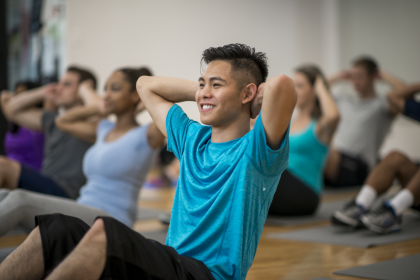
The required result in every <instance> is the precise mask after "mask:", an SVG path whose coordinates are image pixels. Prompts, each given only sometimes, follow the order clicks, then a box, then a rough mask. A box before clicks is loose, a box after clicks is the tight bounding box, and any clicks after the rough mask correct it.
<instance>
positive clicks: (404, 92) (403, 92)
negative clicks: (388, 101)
mask: <svg viewBox="0 0 420 280" xmlns="http://www.w3.org/2000/svg"><path fill="white" fill-rule="evenodd" d="M418 92H420V83H415V84H411V85H408V86H407V87H405V88H402V89H400V90H397V91H395V95H397V96H399V97H403V98H404V99H406V98H409V97H412V96H413V95H414V94H416V93H418Z"/></svg>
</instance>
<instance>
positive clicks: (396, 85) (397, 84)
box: [381, 71, 405, 90]
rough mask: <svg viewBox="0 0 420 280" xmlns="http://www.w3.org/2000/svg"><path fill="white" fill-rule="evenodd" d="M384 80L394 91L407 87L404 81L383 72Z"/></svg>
mask: <svg viewBox="0 0 420 280" xmlns="http://www.w3.org/2000/svg"><path fill="white" fill-rule="evenodd" d="M381 77H382V79H383V80H384V81H385V82H387V83H388V84H389V85H390V86H391V87H392V88H393V89H394V90H398V89H402V88H404V87H405V83H404V81H403V80H401V79H399V78H397V77H396V76H394V75H392V74H390V73H388V72H386V71H381Z"/></svg>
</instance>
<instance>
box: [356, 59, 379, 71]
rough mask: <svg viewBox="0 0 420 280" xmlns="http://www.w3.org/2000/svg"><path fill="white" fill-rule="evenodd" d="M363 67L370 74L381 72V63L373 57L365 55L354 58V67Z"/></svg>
mask: <svg viewBox="0 0 420 280" xmlns="http://www.w3.org/2000/svg"><path fill="white" fill-rule="evenodd" d="M357 66H360V67H363V68H364V69H365V70H366V72H367V73H368V74H369V75H370V76H374V75H376V74H378V72H379V70H378V69H379V65H378V63H377V62H376V60H375V59H374V58H373V57H370V56H367V55H364V56H360V57H358V58H356V59H354V60H353V67H357Z"/></svg>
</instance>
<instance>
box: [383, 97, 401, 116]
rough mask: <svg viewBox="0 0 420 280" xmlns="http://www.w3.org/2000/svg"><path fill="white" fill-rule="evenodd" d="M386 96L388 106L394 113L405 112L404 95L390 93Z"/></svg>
mask: <svg viewBox="0 0 420 280" xmlns="http://www.w3.org/2000/svg"><path fill="white" fill-rule="evenodd" d="M386 97H387V99H388V107H389V109H390V111H391V112H392V113H394V114H399V113H403V112H404V105H405V99H404V97H402V96H398V95H396V94H388V95H387V96H386Z"/></svg>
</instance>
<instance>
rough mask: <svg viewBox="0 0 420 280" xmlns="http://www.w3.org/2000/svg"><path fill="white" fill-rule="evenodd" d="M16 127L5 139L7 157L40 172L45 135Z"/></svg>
mask: <svg viewBox="0 0 420 280" xmlns="http://www.w3.org/2000/svg"><path fill="white" fill-rule="evenodd" d="M14 126H15V128H16V129H15V130H14V131H13V132H11V131H8V132H7V134H6V137H5V139H4V147H5V150H6V155H7V157H8V158H9V159H13V160H16V161H18V162H20V163H21V164H23V165H25V166H29V167H31V168H33V169H35V170H37V171H40V170H41V166H42V157H43V151H44V134H43V133H42V132H38V131H33V130H30V129H26V128H24V127H17V126H16V125H14Z"/></svg>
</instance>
